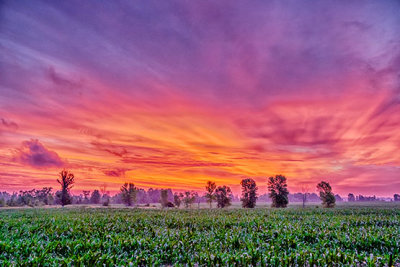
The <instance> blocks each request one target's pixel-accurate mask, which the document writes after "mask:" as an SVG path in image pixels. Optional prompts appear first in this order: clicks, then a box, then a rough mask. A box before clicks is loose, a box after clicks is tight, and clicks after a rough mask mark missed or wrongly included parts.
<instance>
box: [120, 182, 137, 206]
mask: <svg viewBox="0 0 400 267" xmlns="http://www.w3.org/2000/svg"><path fill="white" fill-rule="evenodd" d="M136 190H137V189H136V187H135V185H134V184H133V183H129V184H128V183H125V184H124V185H123V186H121V198H122V201H123V202H124V204H125V205H127V206H132V205H134V204H135V203H136Z"/></svg>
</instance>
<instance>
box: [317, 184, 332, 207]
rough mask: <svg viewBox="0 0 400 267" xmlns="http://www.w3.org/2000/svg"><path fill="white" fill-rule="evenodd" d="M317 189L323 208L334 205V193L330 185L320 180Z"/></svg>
mask: <svg viewBox="0 0 400 267" xmlns="http://www.w3.org/2000/svg"><path fill="white" fill-rule="evenodd" d="M317 190H318V191H319V198H320V199H321V201H322V205H323V206H324V207H325V208H333V207H335V202H336V199H335V195H334V194H333V192H332V187H331V185H330V184H329V183H328V182H324V181H321V182H320V183H319V184H318V185H317Z"/></svg>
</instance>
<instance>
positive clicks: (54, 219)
mask: <svg viewBox="0 0 400 267" xmlns="http://www.w3.org/2000/svg"><path fill="white" fill-rule="evenodd" d="M399 247H400V207H399V206H395V205H393V204H392V205H389V206H380V205H374V206H357V207H356V206H342V207H338V208H335V209H331V210H326V209H321V208H315V206H313V207H312V208H306V209H304V210H303V209H300V208H298V207H291V208H288V209H285V210H276V209H270V208H256V209H253V210H244V209H238V208H231V209H227V210H217V209H212V210H208V209H192V210H174V209H171V210H158V209H148V210H146V209H123V208H76V207H74V208H63V209H61V208H58V209H8V210H0V266H7V265H29V266H31V265H74V266H77V265H89V266H92V265H103V264H105V265H125V266H127V265H134V266H137V265H175V264H177V265H185V264H189V265H223V266H226V265H240V266H244V265H254V266H256V265H261V266H265V265H272V266H283V265H285V266H287V265H299V266H304V265H305V266H312V265H318V266H319V265H332V264H335V265H350V266H355V265H365V266H388V265H395V266H400V259H399Z"/></svg>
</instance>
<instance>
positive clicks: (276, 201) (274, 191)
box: [268, 175, 289, 208]
mask: <svg viewBox="0 0 400 267" xmlns="http://www.w3.org/2000/svg"><path fill="white" fill-rule="evenodd" d="M268 191H269V197H270V198H271V200H272V207H274V208H286V206H287V204H288V203H289V199H288V195H289V191H288V189H287V184H286V177H285V176H283V175H276V176H275V177H269V178H268Z"/></svg>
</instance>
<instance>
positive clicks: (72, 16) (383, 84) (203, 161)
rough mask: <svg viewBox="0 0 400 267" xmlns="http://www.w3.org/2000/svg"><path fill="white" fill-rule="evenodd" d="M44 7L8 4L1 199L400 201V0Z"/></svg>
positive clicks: (1, 82)
mask: <svg viewBox="0 0 400 267" xmlns="http://www.w3.org/2000/svg"><path fill="white" fill-rule="evenodd" d="M39 2H40V3H39V4H38V2H31V1H18V2H17V1H4V2H1V3H0V21H1V22H0V51H1V54H2V56H1V58H0V73H1V75H0V192H2V191H7V192H19V191H20V190H30V189H33V188H36V189H39V188H42V187H46V186H47V187H53V190H54V191H57V188H58V187H59V185H58V184H57V182H56V179H57V178H58V173H59V172H60V171H61V170H62V169H64V168H65V169H68V170H69V171H71V172H72V173H74V174H75V177H76V184H75V185H74V188H73V189H72V192H78V191H80V192H82V190H94V189H98V188H99V187H101V186H103V185H106V186H107V188H108V190H109V191H111V192H117V191H118V190H119V188H120V187H121V185H122V184H123V183H124V182H132V183H134V184H135V186H136V187H138V188H143V189H146V190H147V189H148V188H158V189H160V188H170V189H172V190H174V191H178V192H181V191H185V190H194V191H196V192H204V187H205V184H206V182H207V181H208V180H211V181H214V182H216V184H217V185H218V186H219V185H227V186H230V187H231V188H232V191H233V192H234V193H235V195H239V194H240V184H239V183H240V180H241V179H243V178H248V177H250V178H253V179H254V180H255V181H256V182H257V185H258V188H259V192H263V193H266V192H267V178H268V177H269V176H273V175H276V174H282V175H285V176H286V177H287V182H288V188H289V191H290V192H291V193H294V192H301V191H302V190H301V188H302V187H305V186H306V187H308V188H310V190H309V191H310V192H311V193H314V192H316V189H315V188H316V185H317V183H318V182H320V181H327V182H329V183H330V184H331V185H332V188H333V192H334V193H335V194H339V195H340V196H342V197H344V198H347V195H348V194H349V193H353V194H354V195H365V196H372V195H376V196H379V197H382V198H387V197H393V195H394V194H396V193H397V194H399V193H400V180H399V177H400V154H399V153H398V151H399V149H400V45H399V43H400V31H399V30H398V25H400V16H399V15H398V10H400V2H398V1H384V2H383V1H366V2H350V1H346V2H341V3H340V4H338V3H337V2H336V1H324V2H317V3H315V2H311V1H309V2H307V1H304V2H303V1H302V2H296V1H289V2H290V5H285V4H284V3H283V2H278V1H271V2H262V1H256V2H254V3H253V5H246V4H245V3H240V2H232V1H219V2H212V1H201V2H183V1H182V2H180V1H166V2H156V1H143V2H138V3H130V2H119V3H116V2H102V3H97V2H96V5H95V4H94V1H87V2H85V3H82V2H79V1H68V2H51V1H39ZM261 189H262V190H261Z"/></svg>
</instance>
